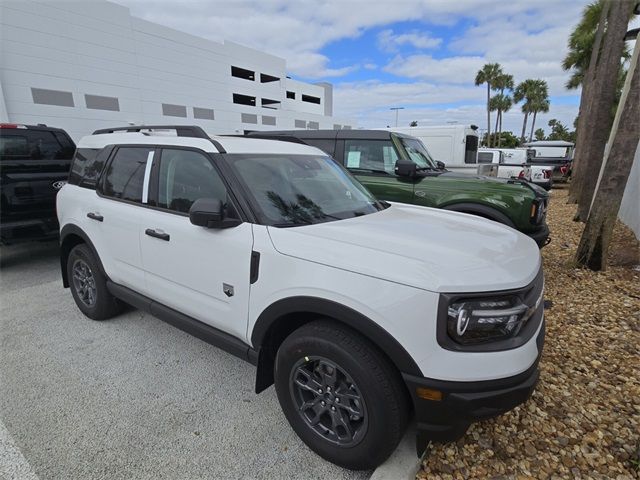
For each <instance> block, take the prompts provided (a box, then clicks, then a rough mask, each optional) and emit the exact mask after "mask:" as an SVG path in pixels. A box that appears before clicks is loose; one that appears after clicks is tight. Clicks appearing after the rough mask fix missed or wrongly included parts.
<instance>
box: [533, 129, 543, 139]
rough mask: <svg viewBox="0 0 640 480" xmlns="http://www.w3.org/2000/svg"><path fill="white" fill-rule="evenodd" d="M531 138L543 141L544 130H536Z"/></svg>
mask: <svg viewBox="0 0 640 480" xmlns="http://www.w3.org/2000/svg"><path fill="white" fill-rule="evenodd" d="M533 136H534V137H535V139H536V140H544V129H542V128H536V131H535V132H533Z"/></svg>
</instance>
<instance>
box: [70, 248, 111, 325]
mask: <svg viewBox="0 0 640 480" xmlns="http://www.w3.org/2000/svg"><path fill="white" fill-rule="evenodd" d="M74 268H75V269H76V270H75V272H74ZM74 273H75V275H76V277H74ZM67 278H68V279H69V288H70V289H71V294H72V295H73V299H74V300H75V302H76V305H77V306H78V308H79V309H80V311H82V313H84V314H85V315H86V316H87V317H89V318H91V319H92V320H106V319H108V318H111V317H113V316H115V315H117V314H118V313H120V312H121V310H122V304H121V303H120V302H119V301H118V299H116V298H115V297H114V296H113V295H111V293H109V290H108V289H107V279H106V277H105V275H104V274H103V273H102V271H101V269H100V267H99V263H98V260H97V259H96V258H95V256H94V254H93V253H92V252H91V250H90V249H89V247H87V245H85V244H80V245H76V246H75V247H73V249H72V250H71V252H69V258H68V259H67Z"/></svg>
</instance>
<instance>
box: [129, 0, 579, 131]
mask: <svg viewBox="0 0 640 480" xmlns="http://www.w3.org/2000/svg"><path fill="white" fill-rule="evenodd" d="M119 3H122V4H125V5H127V6H129V7H130V8H131V11H132V13H133V14H134V15H137V16H140V17H143V18H145V19H147V20H150V21H153V22H157V23H160V24H164V25H167V26H170V27H173V28H176V29H178V30H182V31H186V32H189V33H192V34H194V35H198V36H202V37H206V38H210V39H213V40H217V41H220V40H222V39H225V40H230V41H234V42H237V43H240V44H243V45H247V46H250V47H254V48H257V49H259V50H262V51H265V52H268V53H272V54H274V55H278V56H280V57H283V58H284V59H286V61H287V68H288V70H289V74H290V75H291V76H292V77H293V78H297V79H300V80H305V81H310V82H316V81H328V82H331V83H332V84H333V85H334V114H335V115H338V116H342V117H346V118H348V119H352V120H354V121H356V122H357V124H358V125H359V126H360V127H381V126H386V125H390V124H392V123H393V122H394V118H395V114H394V113H393V112H392V111H390V110H389V108H390V107H396V106H401V107H404V110H401V111H400V113H399V124H400V125H408V123H409V122H410V121H412V120H417V121H418V122H419V124H421V125H427V124H444V123H447V122H458V123H465V124H469V123H475V124H477V125H479V126H480V127H481V128H486V113H485V110H484V108H485V101H486V89H485V87H476V86H475V85H474V78H475V74H476V72H477V70H478V69H479V68H480V67H481V66H482V65H483V64H484V63H488V62H499V63H500V64H502V65H503V67H504V70H505V72H507V73H511V74H512V75H514V78H515V81H516V83H517V82H520V81H523V80H525V79H527V78H542V79H544V80H546V81H547V82H548V84H549V90H550V96H551V109H550V112H549V113H548V114H544V115H539V118H538V121H537V125H536V126H540V127H546V128H548V127H547V122H548V120H549V119H551V118H557V119H560V120H561V121H562V122H564V123H565V124H567V125H568V126H571V125H572V123H573V120H574V118H575V116H576V114H577V108H578V102H579V92H578V91H575V90H574V91H568V90H566V89H565V88H564V84H565V82H566V80H567V78H568V73H567V72H564V71H563V70H562V68H561V67H560V62H561V61H562V58H563V57H564V55H565V54H566V44H567V37H568V35H569V33H570V31H571V30H572V29H573V27H574V26H575V24H576V23H577V22H578V21H579V19H580V16H581V12H582V10H583V8H584V7H585V5H586V4H587V0H536V1H531V0H455V1H452V0H395V1H385V0H378V1H365V0H342V1H327V0H236V1H221V0H217V1H204V0H190V1H183V2H177V1H169V0H119ZM521 125H522V113H521V112H520V107H519V106H515V107H514V108H512V110H511V111H509V112H507V113H506V114H505V115H504V127H505V128H506V129H510V130H512V131H514V132H519V131H520V129H521Z"/></svg>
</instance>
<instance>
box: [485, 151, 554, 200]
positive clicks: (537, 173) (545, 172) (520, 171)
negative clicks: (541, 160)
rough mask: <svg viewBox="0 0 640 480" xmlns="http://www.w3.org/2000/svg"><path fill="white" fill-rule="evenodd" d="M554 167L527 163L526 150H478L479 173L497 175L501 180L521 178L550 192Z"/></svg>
mask: <svg viewBox="0 0 640 480" xmlns="http://www.w3.org/2000/svg"><path fill="white" fill-rule="evenodd" d="M552 172H553V166H549V165H538V164H531V163H527V152H526V150H515V149H513V148H481V149H479V150H478V173H479V174H482V175H494V174H497V176H498V177H499V178H521V179H524V180H527V181H528V182H531V183H535V184H536V185H538V186H540V187H542V188H544V189H545V190H549V189H550V188H551V186H552V185H553V179H552V178H551V177H552Z"/></svg>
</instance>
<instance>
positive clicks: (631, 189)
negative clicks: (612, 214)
mask: <svg viewBox="0 0 640 480" xmlns="http://www.w3.org/2000/svg"><path fill="white" fill-rule="evenodd" d="M618 218H620V220H621V221H622V222H624V223H625V224H626V225H628V226H629V228H631V230H633V232H634V233H635V234H636V238H637V239H638V240H640V142H638V148H636V155H635V157H634V158H633V165H632V167H631V172H630V173H629V178H628V179H627V186H626V188H625V189H624V196H623V197H622V204H621V205H620V211H619V212H618Z"/></svg>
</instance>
